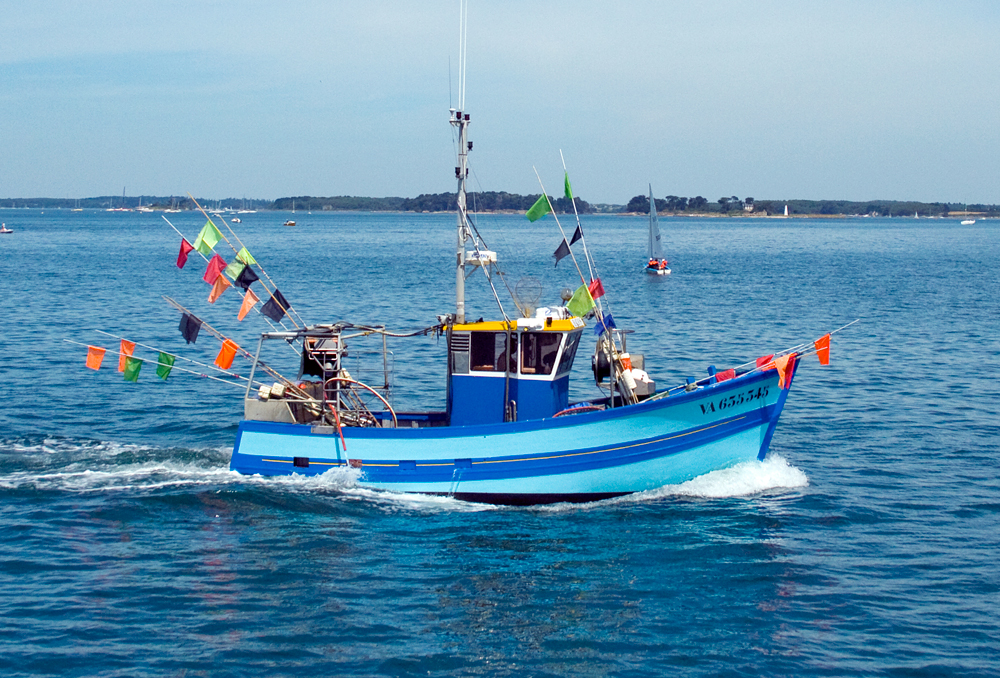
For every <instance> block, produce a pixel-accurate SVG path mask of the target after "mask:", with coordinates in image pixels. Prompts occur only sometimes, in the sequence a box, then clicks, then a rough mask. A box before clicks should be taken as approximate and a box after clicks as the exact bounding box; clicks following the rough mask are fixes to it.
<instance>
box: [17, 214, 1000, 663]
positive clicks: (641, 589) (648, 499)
mask: <svg viewBox="0 0 1000 678" xmlns="http://www.w3.org/2000/svg"><path fill="white" fill-rule="evenodd" d="M0 214H2V216H3V219H4V221H5V222H6V223H7V224H8V226H10V227H12V228H13V229H14V230H15V233H14V234H12V235H6V236H3V237H2V238H0V280H2V286H3V290H4V299H5V300H6V308H5V315H6V323H5V331H4V333H3V349H2V351H0V393H2V396H3V398H2V406H0V497H2V499H0V584H2V587H3V595H2V596H0V673H2V674H3V675H6V676H50V675H59V676H92V675H102V676H145V675H148V676H160V675H167V676H181V675H205V676H245V675H269V676H418V675H419V676H453V675H475V676H573V677H578V676H661V675H671V676H673V675H690V676H702V675H705V676H708V675H712V676H715V675H733V676H741V675H746V676H760V675H769V676H770V675H784V676H839V675H870V676H933V675H958V676H980V675H997V674H998V673H1000V631H998V622H1000V618H998V617H1000V615H998V612H997V610H998V608H1000V566H998V556H1000V463H998V457H1000V454H998V416H997V415H998V410H1000V404H998V403H1000V388H998V386H997V377H998V374H1000V370H998V368H1000V359H998V343H997V336H998V334H1000V313H998V310H1000V309H998V291H1000V290H998V287H1000V286H998V273H997V270H998V269H997V262H998V260H1000V257H998V255H1000V246H998V244H997V243H998V241H1000V229H998V228H997V226H996V225H995V224H994V223H993V222H989V221H987V222H978V223H977V224H975V225H974V226H970V227H963V226H960V225H959V224H958V222H957V221H950V220H919V221H917V220H912V219H910V220H904V219H892V220H878V219H851V220H763V219H722V220H718V219H696V218H691V219H662V220H661V229H662V231H663V238H664V243H665V250H666V253H667V257H668V259H669V260H670V265H671V268H673V271H674V273H673V275H671V276H662V277H661V276H649V275H646V274H645V273H643V272H642V266H643V264H644V260H645V257H646V252H645V242H646V224H647V222H646V220H645V219H643V218H638V217H617V216H603V217H596V216H587V217H584V229H585V231H586V234H587V245H588V246H589V248H590V250H591V252H592V253H593V254H594V256H595V259H596V262H597V265H598V271H597V275H599V276H600V277H601V278H602V280H603V282H604V287H605V289H606V290H607V297H606V298H605V299H604V300H603V301H604V302H606V304H607V305H606V306H605V308H608V307H610V309H611V311H612V312H613V314H614V316H615V318H616V319H617V321H618V325H619V327H623V328H628V329H633V330H635V333H634V334H630V335H628V342H629V344H628V346H629V350H630V352H632V353H633V354H635V353H641V354H643V355H644V356H645V359H646V367H647V370H648V371H649V372H650V374H651V375H652V376H653V378H655V379H656V380H657V383H658V385H660V386H661V387H662V386H669V385H674V384H676V383H680V382H682V381H684V379H685V378H686V377H699V378H700V377H702V376H704V375H705V374H706V373H707V372H706V370H707V368H708V366H709V365H714V366H715V367H716V368H718V369H720V370H721V369H725V368H727V367H730V366H733V365H736V364H740V363H743V362H746V361H747V360H753V359H754V358H756V357H757V356H760V355H765V354H767V353H772V352H774V351H776V350H780V349H783V348H786V347H790V346H793V345H795V344H798V343H800V342H802V341H809V340H812V339H815V338H817V337H819V336H821V335H822V334H824V333H825V332H827V331H829V330H831V329H835V328H837V327H839V326H842V325H844V324H846V323H848V322H850V321H851V320H854V319H855V318H860V319H861V322H860V323H858V324H857V325H854V326H853V327H851V328H849V329H848V330H845V331H844V332H842V333H839V334H835V335H834V337H833V345H832V361H831V364H830V366H828V367H821V366H820V365H819V363H818V361H816V359H815V357H809V358H807V359H806V360H805V362H804V363H803V364H802V365H801V367H800V369H799V370H798V372H797V374H796V378H795V383H794V385H793V388H792V391H791V394H790V396H789V399H788V403H787V405H786V407H785V411H784V414H783V415H782V418H781V422H780V425H779V427H778V430H777V433H776V434H775V436H774V440H773V442H772V444H771V451H770V454H769V455H768V458H767V459H766V460H765V461H763V462H761V463H752V464H744V465H741V466H737V467H734V468H730V469H725V470H722V471H717V472H715V473H710V474H708V475H706V476H703V477H700V478H696V479H694V480H691V481H689V482H687V483H684V484H682V485H677V486H668V487H663V488H659V489H657V490H654V491H650V492H645V493H641V494H638V495H632V496H628V497H623V498H619V499H615V500H610V501H604V502H598V503H593V504H585V505H556V506H545V507H534V508H505V507H491V506H483V505H475V504H467V503H461V502H457V501H454V500H452V499H448V498H440V497H421V496H408V495H398V494H387V493H380V492H373V491H370V490H367V489H363V488H360V487H358V486H357V484H356V477H355V476H354V475H352V472H350V471H335V472H331V473H328V474H326V475H323V476H320V477H313V478H302V477H284V478H260V477H244V476H239V475H237V474H234V473H231V472H230V471H229V470H228V461H229V455H230V453H231V451H232V445H233V439H234V435H235V432H236V426H237V422H238V420H239V418H240V415H241V411H242V409H241V398H242V395H243V391H242V390H241V388H239V387H234V386H232V385H229V384H222V383H219V382H215V381H212V380H210V379H206V378H202V377H200V376H198V374H201V373H204V374H210V371H209V370H208V368H201V367H198V366H196V365H194V364H193V363H185V362H183V361H182V360H180V359H178V361H177V367H178V368H180V367H182V366H185V365H187V366H188V367H189V368H192V369H194V371H195V372H196V373H198V374H196V375H191V374H186V373H181V372H180V371H179V370H178V371H175V372H174V373H173V374H172V375H171V376H170V377H169V378H168V379H167V380H166V381H163V380H160V379H158V378H157V377H156V375H155V369H154V367H153V366H151V365H148V364H147V365H145V366H144V367H143V368H142V371H141V372H140V376H139V381H138V383H135V384H133V383H126V382H125V381H124V380H123V378H122V375H121V374H120V373H118V372H117V371H116V369H115V368H116V366H117V360H116V356H114V355H113V354H112V353H110V352H109V353H108V354H107V356H106V357H105V361H104V366H103V367H102V369H101V370H100V371H98V372H94V371H92V370H88V369H86V368H85V366H84V361H85V354H86V348H85V347H81V346H78V345H76V344H71V343H68V342H66V341H64V340H67V339H68V340H71V341H74V342H80V343H83V344H92V345H100V346H105V347H107V348H109V349H110V350H116V348H117V339H114V338H110V337H108V336H106V335H102V334H99V333H98V330H103V331H105V332H109V333H111V334H113V335H116V336H122V337H125V338H127V339H130V340H132V341H137V342H140V343H143V344H147V345H149V346H152V347H154V348H155V349H158V350H164V351H168V352H171V353H175V354H176V355H178V356H183V357H186V358H189V359H191V360H194V361H197V362H200V363H204V364H210V363H211V362H212V360H213V359H214V357H215V354H216V353H217V351H218V348H219V342H218V341H217V340H215V339H214V338H213V337H212V336H210V335H209V334H207V333H206V332H205V330H202V333H201V335H200V336H199V338H198V341H197V342H196V343H195V344H194V345H190V346H189V345H186V344H185V343H184V341H183V339H182V338H181V336H180V333H179V331H178V330H177V326H178V321H179V313H178V312H177V311H176V310H175V309H174V308H172V307H171V306H169V305H168V304H167V303H166V302H165V301H164V300H163V299H162V295H167V296H169V297H171V298H173V299H175V300H176V301H177V302H179V303H180V304H182V305H184V306H185V307H187V308H189V309H190V310H191V311H192V312H194V313H195V314H197V315H198V316H199V317H202V318H203V319H204V320H205V321H206V322H208V323H209V324H211V325H212V326H214V327H216V328H217V329H218V330H219V331H220V332H222V333H223V334H224V335H226V336H229V337H231V338H233V339H234V340H235V341H237V342H238V343H239V344H241V345H242V346H246V347H248V348H250V349H251V350H252V349H254V348H255V346H256V337H257V335H258V334H259V333H260V332H261V331H262V330H264V329H266V325H264V324H263V322H262V321H261V319H260V316H257V315H255V314H252V315H251V316H250V317H249V318H248V319H247V320H245V321H244V322H242V323H240V322H238V321H237V320H236V313H237V310H238V308H239V303H240V298H239V295H238V294H237V293H236V291H234V290H230V291H228V292H226V293H225V294H224V295H223V296H222V298H221V299H220V300H219V301H218V302H216V303H215V304H214V305H210V304H208V303H207V301H206V298H207V296H208V291H209V287H208V285H206V284H205V283H204V282H203V281H202V280H201V275H202V273H203V271H204V265H205V264H204V261H203V260H201V258H200V257H198V256H197V253H193V255H192V256H191V258H190V261H189V263H188V265H187V267H186V268H185V269H183V270H179V269H178V268H177V267H176V264H175V261H176V256H177V250H178V245H179V242H180V238H179V237H178V236H177V235H176V233H175V232H174V231H173V230H172V229H171V228H170V226H169V225H168V224H167V223H165V222H164V220H163V219H162V218H161V216H160V215H157V214H138V213H104V212H94V211H86V212H78V213H71V212H68V211H52V210H47V211H45V212H40V211H37V210H0ZM167 216H168V217H169V218H170V219H171V221H172V222H173V223H174V225H175V226H176V227H177V228H178V229H180V230H181V231H182V232H183V233H184V234H185V235H186V236H187V237H188V239H189V240H193V239H194V237H195V235H197V232H198V230H199V229H200V227H201V226H202V224H203V223H204V221H205V219H204V217H202V216H200V215H198V214H194V213H182V214H173V215H167ZM289 216H290V215H286V214H279V213H265V212H259V213H257V214H249V215H241V218H242V220H243V223H242V224H239V225H237V226H236V229H237V233H238V235H239V236H240V238H241V239H242V242H243V243H244V244H245V245H246V246H247V247H248V248H249V249H250V251H251V252H252V253H253V254H254V256H255V257H256V258H257V260H258V261H259V262H261V264H263V266H264V269H265V270H266V271H267V273H268V275H269V276H270V277H271V279H272V280H273V281H274V283H275V284H276V285H277V286H278V288H279V289H281V291H282V292H283V294H284V295H285V296H286V298H287V299H288V300H289V301H290V302H291V304H292V305H293V306H294V307H295V309H296V310H297V311H298V313H299V315H301V317H302V318H304V319H306V320H307V321H308V322H313V323H316V322H334V321H341V320H343V321H348V322H354V323H384V324H387V325H388V326H389V328H390V329H393V330H398V331H403V332H405V331H412V330H416V329H420V328H425V327H429V326H431V325H433V324H435V322H436V316H437V315H438V314H443V313H448V312H452V310H453V307H454V297H453V284H454V271H453V269H452V268H451V266H452V262H453V261H454V256H455V255H454V248H455V244H454V243H455V235H454V217H453V216H451V215H434V214H343V213H336V214H334V213H324V214H320V213H316V214H304V213H299V214H296V215H295V217H294V218H295V221H296V222H297V223H296V226H294V227H285V226H282V223H283V222H284V221H285V220H286V219H287V218H289ZM567 222H569V223H567ZM563 225H564V227H565V228H567V230H571V229H572V228H574V227H575V224H574V223H572V220H571V219H566V218H563ZM477 226H478V228H479V230H480V232H481V233H482V235H483V236H484V237H485V238H486V242H487V243H488V245H489V246H490V247H491V248H492V249H494V250H496V251H497V252H498V253H499V258H500V262H501V265H502V268H503V270H504V272H505V276H504V279H503V280H499V279H495V280H494V283H495V285H496V288H497V293H498V296H499V297H500V300H501V302H502V303H503V305H504V309H505V311H506V312H507V314H508V315H513V314H515V313H516V309H515V306H514V304H513V303H512V302H511V300H510V299H511V295H510V294H509V292H508V290H507V288H508V287H509V288H510V289H512V290H513V289H515V288H517V285H518V283H519V282H520V281H522V280H524V279H525V278H528V277H533V278H536V279H537V282H538V283H539V284H540V285H541V288H542V294H541V296H540V298H539V299H538V300H537V305H555V304H557V303H559V302H558V300H559V294H560V292H561V290H562V289H563V288H570V289H573V288H575V287H577V286H578V285H579V284H580V275H579V273H578V272H577V270H576V268H575V267H574V265H573V262H572V261H571V260H569V259H564V260H562V261H561V262H559V264H558V266H557V267H556V266H554V265H553V262H554V260H553V258H552V256H551V255H552V253H553V252H554V251H555V249H556V246H557V245H558V244H559V238H560V236H559V234H558V231H557V230H556V228H555V224H554V223H553V222H552V221H551V217H547V218H546V220H545V221H541V222H538V223H535V224H528V223H527V222H526V221H525V220H524V219H523V217H515V216H483V217H481V218H479V219H478V220H477ZM228 235H229V233H228V232H227V236H228ZM230 237H232V236H230ZM218 249H219V251H220V253H222V254H223V256H224V257H225V258H227V259H229V258H231V257H232V252H231V250H229V249H228V247H227V246H226V245H225V243H222V244H221V245H220V246H219V248H218ZM574 251H575V253H576V254H577V256H578V257H579V259H578V262H579V265H580V267H581V268H582V273H583V275H585V276H587V277H589V276H590V272H589V271H588V270H587V268H586V263H585V261H584V259H583V257H582V256H581V255H582V253H583V250H582V247H581V246H580V244H577V245H575V246H574ZM531 287H532V285H531V284H529V283H528V282H524V283H522V284H521V287H520V289H521V290H522V291H523V290H526V289H529V288H531ZM468 300H469V309H470V310H469V316H470V317H471V319H477V318H478V317H480V316H482V317H484V318H487V319H490V318H493V319H495V318H498V317H500V316H499V311H498V309H497V307H496V302H495V301H494V300H493V296H492V291H491V290H490V288H489V286H488V285H487V282H486V280H485V277H484V276H483V275H482V271H478V270H477V271H472V274H471V276H470V278H469V281H468ZM532 303H533V302H532ZM587 336H588V337H589V336H591V335H589V334H588V335H587ZM587 342H588V344H587V346H589V348H588V349H587V350H586V351H585V350H581V351H580V353H579V354H578V360H577V365H576V368H575V369H574V380H575V385H574V387H573V393H572V396H573V398H574V399H589V398H594V397H598V396H599V391H597V389H596V387H595V386H593V384H592V381H591V380H589V379H588V374H589V355H588V351H589V350H592V343H591V342H592V339H587ZM388 347H389V349H390V351H391V352H392V358H393V360H392V371H393V380H394V390H393V392H392V398H393V402H394V404H395V406H396V407H397V408H398V409H439V408H441V407H443V402H444V399H443V385H444V346H443V342H442V340H440V339H439V338H435V337H434V336H426V337H425V336H421V337H416V338H409V339H393V340H390V341H389V346H388ZM352 349H353V350H355V352H356V354H357V355H358V356H359V357H360V356H361V355H362V354H363V353H364V352H365V351H367V350H368V349H380V342H379V343H377V344H374V345H372V346H367V345H365V344H364V343H363V342H362V343H361V344H357V345H355V346H352ZM286 354H287V355H286ZM136 355H137V356H139V357H144V358H149V359H154V358H155V357H156V353H155V352H154V351H152V350H148V349H143V348H141V347H140V348H139V349H137V351H136ZM274 360H275V363H276V364H277V365H279V366H280V368H281V369H282V371H289V372H294V369H295V360H296V359H295V356H294V354H292V353H291V352H290V351H287V349H285V351H284V352H282V351H281V350H280V347H279V352H278V354H277V356H276V357H275V359H274ZM233 370H234V371H236V372H239V373H240V374H242V375H243V376H246V374H247V370H248V366H247V363H245V362H237V363H236V364H235V365H234V367H233Z"/></svg>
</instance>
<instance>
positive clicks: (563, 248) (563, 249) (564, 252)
mask: <svg viewBox="0 0 1000 678" xmlns="http://www.w3.org/2000/svg"><path fill="white" fill-rule="evenodd" d="M552 256H554V257H555V258H556V266H558V265H559V260H560V259H562V258H563V257H568V256H569V245H567V244H566V238H563V241H562V242H561V243H559V248H558V249H557V250H556V253H555V254H553V255H552Z"/></svg>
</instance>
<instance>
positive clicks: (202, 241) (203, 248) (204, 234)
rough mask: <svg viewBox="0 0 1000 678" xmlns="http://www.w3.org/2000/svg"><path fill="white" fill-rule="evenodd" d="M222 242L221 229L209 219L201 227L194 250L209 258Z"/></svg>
mask: <svg viewBox="0 0 1000 678" xmlns="http://www.w3.org/2000/svg"><path fill="white" fill-rule="evenodd" d="M220 240H222V234H221V233H219V229H218V228H216V227H215V224H213V223H212V220H211V219H209V220H208V221H206V222H205V225H204V226H202V227H201V233H199V234H198V237H197V238H196V239H195V241H194V248H195V249H196V250H198V251H199V252H201V253H202V254H204V255H205V256H206V257H207V256H208V255H210V254H211V253H212V250H213V249H215V246H216V245H218V244H219V241H220ZM212 282H215V281H214V280H213V281H210V282H209V283H208V284H209V285H211V284H212Z"/></svg>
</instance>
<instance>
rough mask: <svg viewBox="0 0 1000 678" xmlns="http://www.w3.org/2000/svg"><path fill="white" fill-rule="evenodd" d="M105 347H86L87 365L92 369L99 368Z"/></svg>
mask: <svg viewBox="0 0 1000 678" xmlns="http://www.w3.org/2000/svg"><path fill="white" fill-rule="evenodd" d="M104 351H105V349H103V348H101V347H100V346H88V347H87V367H89V368H90V369H92V370H99V369H101V362H102V361H103V360H104Z"/></svg>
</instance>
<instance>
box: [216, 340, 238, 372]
mask: <svg viewBox="0 0 1000 678" xmlns="http://www.w3.org/2000/svg"><path fill="white" fill-rule="evenodd" d="M238 348H239V346H237V345H236V344H235V343H233V342H232V341H230V340H229V339H226V340H225V341H224V342H222V348H220V349H219V355H217V356H216V357H215V364H216V365H218V366H219V367H221V368H222V369H224V370H228V369H229V368H230V367H232V366H233V358H235V357H236V350H237V349H238Z"/></svg>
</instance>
